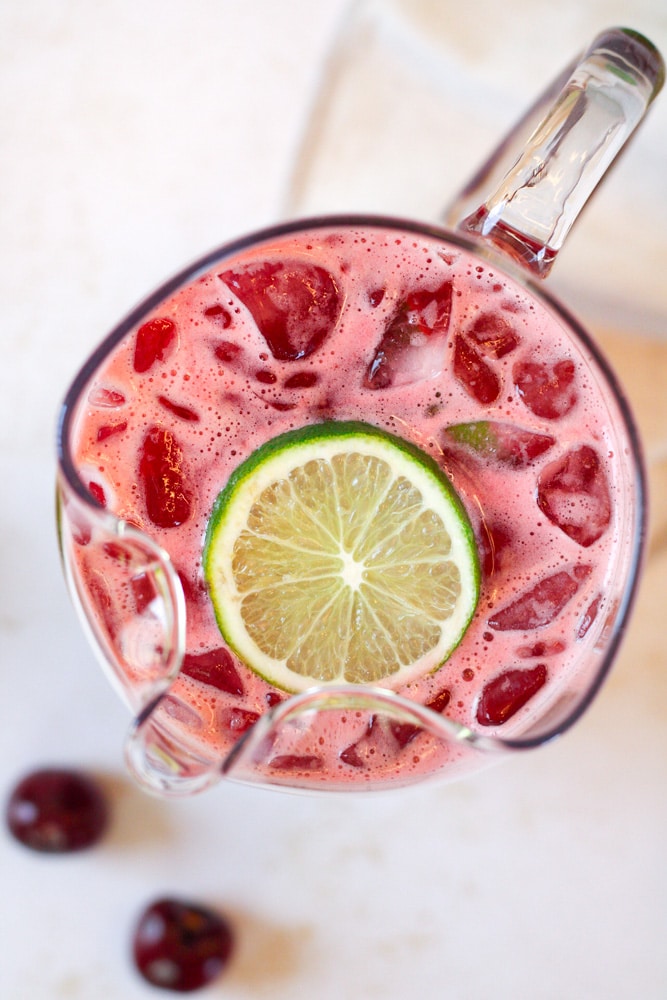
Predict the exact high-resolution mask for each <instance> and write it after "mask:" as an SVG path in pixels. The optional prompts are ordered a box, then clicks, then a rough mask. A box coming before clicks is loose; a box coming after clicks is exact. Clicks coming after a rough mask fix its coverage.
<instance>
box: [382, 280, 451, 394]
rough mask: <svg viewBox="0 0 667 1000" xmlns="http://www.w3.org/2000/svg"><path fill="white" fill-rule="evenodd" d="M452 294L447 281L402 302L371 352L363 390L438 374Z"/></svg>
mask: <svg viewBox="0 0 667 1000" xmlns="http://www.w3.org/2000/svg"><path fill="white" fill-rule="evenodd" d="M452 294H453V284H452V282H451V280H447V281H445V282H443V283H442V284H441V285H439V286H438V287H437V288H435V289H432V290H428V289H418V290H415V291H413V292H411V293H410V294H409V295H407V296H406V297H405V299H403V301H402V302H401V303H400V305H399V307H398V309H397V310H396V311H395V312H394V314H393V315H392V317H391V318H390V320H389V322H388V323H387V325H386V327H385V330H384V332H383V334H382V338H381V339H380V342H379V344H378V345H377V347H376V349H375V354H374V356H373V359H372V360H371V362H370V364H369V366H368V369H367V371H366V377H365V379H364V386H365V387H366V388H368V389H388V388H390V387H391V386H399V385H411V384H413V383H416V382H422V381H424V380H426V379H432V378H437V377H438V376H439V375H441V374H442V372H443V371H444V368H445V364H446V360H447V336H448V333H449V322H450V318H451V312H452Z"/></svg>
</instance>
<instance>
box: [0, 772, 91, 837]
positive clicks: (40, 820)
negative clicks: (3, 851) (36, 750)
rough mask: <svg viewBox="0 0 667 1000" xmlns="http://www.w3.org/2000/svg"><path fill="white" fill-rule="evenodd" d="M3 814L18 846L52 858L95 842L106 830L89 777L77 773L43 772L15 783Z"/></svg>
mask: <svg viewBox="0 0 667 1000" xmlns="http://www.w3.org/2000/svg"><path fill="white" fill-rule="evenodd" d="M6 816H7V825H8V827H9V830H10V832H11V833H12V835H13V836H14V837H15V838H16V839H17V840H18V841H20V843H22V844H24V845H25V846H26V847H29V848H31V849H32V850H34V851H44V852H50V853H54V854H56V853H65V852H68V851H78V850H82V849H83V848H86V847H92V846H93V845H94V844H96V843H97V842H98V840H100V838H101V837H102V835H103V833H104V832H105V830H106V827H107V823H108V816H109V811H108V807H107V803H106V799H105V797H104V795H103V794H102V792H101V790H100V789H99V788H98V786H97V785H96V783H95V782H94V781H93V780H92V779H91V778H89V777H87V776H86V775H84V774H81V773H80V772H78V771H72V770H57V769H53V768H51V769H48V768H44V769H41V770H38V771H33V772H31V773H30V774H28V775H26V777H24V778H23V779H22V780H21V781H20V782H19V783H18V784H17V785H16V787H15V788H14V790H13V791H12V793H11V795H10V797H9V801H8V803H7V814H6Z"/></svg>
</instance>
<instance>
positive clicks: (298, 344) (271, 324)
mask: <svg viewBox="0 0 667 1000" xmlns="http://www.w3.org/2000/svg"><path fill="white" fill-rule="evenodd" d="M219 278H220V279H221V281H223V282H224V283H225V284H226V285H227V287H228V288H229V289H230V290H231V291H232V292H233V293H234V295H235V296H236V297H237V298H238V299H239V300H240V301H241V302H242V303H243V305H244V306H245V307H246V309H247V310H248V311H249V312H250V314H251V315H252V317H253V319H254V321H255V323H256V325H257V329H258V330H259V332H260V333H261V335H262V336H263V338H264V340H265V341H266V343H267V344H268V346H269V349H270V351H271V354H272V355H273V357H274V358H276V359H277V360H278V361H298V360H299V359H300V358H306V357H308V356H309V355H310V354H312V353H313V352H314V351H316V350H317V349H318V348H319V347H320V346H321V344H322V343H323V342H324V340H325V339H326V338H327V336H328V335H329V334H330V333H331V332H332V331H333V329H334V327H335V326H336V324H337V322H338V319H339V316H340V312H341V309H342V305H343V296H342V295H341V293H340V291H339V289H338V286H337V284H336V281H335V280H334V278H333V276H332V274H331V273H330V272H329V271H327V270H326V269H325V268H323V267H320V266H318V265H315V264H309V263H304V262H303V261H299V260H289V259H286V258H281V259H279V260H267V261H262V262H260V263H257V264H248V265H246V266H241V267H238V268H234V269H230V270H227V271H223V272H221V273H220V274H219Z"/></svg>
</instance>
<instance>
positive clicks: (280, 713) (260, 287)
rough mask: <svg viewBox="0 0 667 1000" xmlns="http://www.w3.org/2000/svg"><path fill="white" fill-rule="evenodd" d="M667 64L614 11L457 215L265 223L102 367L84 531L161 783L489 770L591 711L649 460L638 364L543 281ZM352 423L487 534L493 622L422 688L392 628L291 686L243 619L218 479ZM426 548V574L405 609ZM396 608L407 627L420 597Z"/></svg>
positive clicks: (117, 674)
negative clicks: (428, 474)
mask: <svg viewBox="0 0 667 1000" xmlns="http://www.w3.org/2000/svg"><path fill="white" fill-rule="evenodd" d="M663 76H664V70H663V64H662V61H661V58H660V56H659V54H658V53H657V52H656V50H655V48H654V47H653V46H652V45H651V43H650V42H648V41H647V40H646V39H644V38H643V37H642V36H640V35H638V34H637V33H636V32H633V31H631V30H626V29H611V30H609V31H606V32H604V33H603V34H601V35H600V36H599V37H598V38H596V39H595V41H594V42H593V43H592V44H591V46H589V48H588V49H587V50H586V51H585V52H584V54H583V55H582V56H581V57H580V58H579V59H578V60H577V61H576V62H575V63H574V64H573V66H571V67H569V68H568V69H567V70H566V71H565V72H564V73H563V74H562V76H561V77H560V78H559V79H558V80H557V81H556V82H555V83H554V84H553V85H552V86H551V87H550V88H549V89H548V90H547V91H546V92H545V93H544V94H543V95H542V96H541V97H540V98H539V99H538V100H537V102H536V103H535V105H534V106H533V107H532V108H531V110H530V111H529V112H528V113H527V115H526V116H525V117H524V118H523V119H522V121H521V122H520V123H519V124H518V125H517V126H516V128H515V129H514V130H513V131H512V132H511V134H510V135H509V136H507V138H506V139H505V140H504V141H503V143H502V144H501V145H500V147H499V148H498V150H497V151H496V153H494V155H493V156H492V157H491V158H490V160H489V161H488V162H487V164H485V165H484V167H483V168H482V169H481V170H480V171H479V173H478V174H477V175H476V176H475V177H474V178H473V179H472V181H471V182H470V184H469V185H468V186H467V188H466V189H465V190H464V191H463V192H461V193H460V194H459V195H458V196H457V197H456V198H455V199H454V200H453V201H452V203H451V205H450V208H449V211H448V215H447V222H448V225H449V228H448V229H445V228H442V227H440V226H435V225H431V224H428V223H422V222H415V221H411V220H405V219H393V218H384V217H378V216H359V215H355V216H335V217H320V218H317V219H309V220H299V221H294V222H289V223H286V224H282V225H278V226H275V227H273V228H271V229H268V230H264V231H262V232H258V233H253V234H251V235H249V236H246V237H244V238H241V239H239V240H237V241H234V242H232V243H229V244H227V245H225V246H222V247H220V248H218V249H217V250H215V251H213V252H212V253H209V254H207V255H206V256H205V257H204V258H202V259H201V260H198V261H197V262H195V263H194V264H192V265H191V266H190V267H188V268H186V269H185V270H184V271H182V272H181V273H180V274H178V275H176V276H175V277H173V278H172V279H171V280H169V281H167V282H166V283H165V284H164V285H163V286H162V287H161V288H159V289H158V290H157V291H155V292H154V293H153V294H152V295H151V296H149V298H147V299H146V300H145V301H144V302H143V303H142V304H141V305H140V306H138V307H137V308H136V309H135V310H133V311H132V313H131V314H130V315H129V316H127V317H126V319H124V320H123V321H122V322H121V323H120V324H119V325H118V326H117V327H116V328H115V329H114V330H113V331H112V332H111V333H110V334H109V335H108V337H107V338H106V339H105V340H104V342H103V343H102V344H101V345H100V346H99V347H98V348H97V349H96V350H95V351H94V352H93V354H92V355H91V357H90V358H89V359H88V360H87V361H86V362H85V364H84V365H83V367H82V369H81V370H80V372H79V373H78V374H77V376H76V378H75V379H74V381H73V383H72V385H71V387H70V389H69V390H68V392H67V394H66V397H65V400H64V404H63V408H62V413H61V418H60V423H59V429H58V482H57V501H58V503H57V511H58V532H59V540H60V548H61V553H62V559H63V565H64V571H65V576H66V580H67V584H68V587H69V589H70V592H71V595H72V597H73V600H74V603H75V605H76V607H77V609H78V612H79V617H80V620H81V623H82V625H83V627H84V628H85V630H86V632H87V634H88V636H89V639H90V641H91V643H92V646H93V648H94V649H95V650H96V652H97V653H98V656H99V659H100V661H101V663H102V665H103V667H104V669H105V670H106V672H107V674H108V676H109V678H110V680H111V682H112V684H113V685H114V686H115V688H116V689H117V691H118V693H119V694H120V696H121V697H122V698H123V700H124V701H125V702H126V704H127V705H128V708H129V710H130V712H131V714H132V723H131V726H130V730H129V733H128V736H127V739H126V759H127V763H128V767H129V769H130V771H131V773H132V774H133V776H134V777H135V778H136V780H137V781H138V782H139V784H140V785H141V786H142V787H144V788H146V789H147V790H149V791H152V792H155V793H157V794H160V795H188V794H191V793H193V792H197V791H199V790H202V789H204V788H207V787H208V786H210V785H212V784H214V783H215V782H217V781H218V780H219V779H221V778H222V777H226V778H230V779H235V780H241V781H249V782H255V783H258V784H260V785H261V784H263V785H270V786H280V787H285V788H292V789H307V790H322V791H332V790H337V791H352V790H368V789H375V788H385V787H396V786H402V785H406V784H410V783H412V782H415V781H422V780H425V779H426V778H429V777H433V776H438V777H441V778H452V777H459V776H461V775H464V774H466V773H470V772H471V771H473V770H475V769H478V768H480V767H483V766H486V765H487V764H489V763H491V762H492V761H494V760H498V759H500V758H502V757H503V756H506V755H508V754H511V753H512V752H515V751H519V750H524V749H530V748H534V747H537V746H539V745H541V744H542V743H545V742H547V741H548V740H551V739H552V738H554V737H555V736H557V735H559V734H560V733H563V732H564V731H565V730H566V729H568V728H569V727H570V726H571V725H572V724H573V723H574V722H575V721H576V720H577V719H578V718H579V717H580V716H581V714H582V713H583V712H584V711H585V709H586V707H587V706H588V705H589V704H590V702H591V700H592V699H593V697H594V696H595V694H596V692H597V691H598V689H599V688H600V685H601V684H602V682H603V680H604V678H605V676H606V675H607V673H608V671H609V669H610V667H611V664H612V662H613V660H614V657H615V654H616V652H617V649H618V646H619V643H620V640H621V638H622V635H623V631H624V629H625V627H626V623H627V620H628V615H629V612H630V609H631V605H632V601H633V597H634V593H635V589H636V585H637V578H638V573H639V570H640V567H641V561H642V551H643V541H644V533H645V482H644V473H643V466H642V456H641V447H640V443H639V440H638V436H637V432H636V429H635V426H634V423H633V419H632V416H631V414H630V412H629V409H628V405H627V402H626V400H625V398H624V396H623V393H622V390H621V389H620V387H619V385H618V382H617V380H616V378H615V376H614V374H613V373H612V371H611V370H610V369H609V366H608V365H607V363H606V362H605V360H604V358H603V357H602V356H601V355H600V353H599V351H598V349H597V347H596V346H595V344H594V342H593V341H592V340H591V338H590V337H589V336H588V334H587V333H586V332H585V331H584V330H583V329H582V328H581V326H580V325H579V323H578V322H577V321H576V319H574V318H573V317H572V316H571V315H570V314H569V313H568V312H567V310H566V309H565V308H564V307H563V306H562V305H560V304H559V303H558V302H556V301H555V300H554V299H553V298H552V297H551V296H550V295H549V294H548V293H547V292H545V291H544V289H543V286H542V279H544V278H545V277H546V276H547V275H548V273H549V271H550V269H551V267H552V265H553V263H554V261H555V260H556V258H557V256H558V254H559V252H560V250H561V248H562V246H563V243H564V241H565V238H566V236H567V234H568V232H569V230H570V228H571V226H572V224H573V222H574V220H575V219H576V218H577V216H578V214H579V212H580V211H581V209H582V207H583V205H584V204H585V202H586V201H587V199H588V197H589V196H590V194H591V193H592V191H593V190H594V188H595V187H596V186H597V184H598V182H599V180H600V179H601V177H602V176H603V175H604V173H605V172H606V171H607V169H608V168H609V166H610V164H611V163H612V162H613V160H614V159H615V157H616V155H617V154H618V152H619V151H620V150H621V148H622V147H623V146H624V145H625V143H626V141H627V139H628V138H629V136H630V135H631V134H632V132H633V130H634V128H635V127H636V125H637V124H638V123H639V121H640V120H641V118H642V117H643V115H644V113H645V112H646V109H647V108H648V106H649V105H650V103H651V101H652V100H653V98H654V97H655V95H656V94H657V93H658V91H659V90H660V87H661V85H662V82H663ZM369 261H370V263H369ZM354 303H356V306H354V308H353V304H354ZM355 310H356V312H355ZM336 338H338V339H336ZM337 352H340V353H338V354H337ZM204 357H205V359H206V360H205V363H204V361H202V358H204ZM332 359H333V360H332ZM212 365H214V367H212ZM216 379H217V380H218V385H219V386H220V387H221V388H220V390H219V391H218V390H216V395H215V397H213V395H211V392H212V390H211V384H212V380H213V381H215V380H216ZM223 387H224V388H223ZM332 421H333V422H349V421H354V422H356V423H359V422H361V423H363V424H364V425H365V426H371V427H377V428H384V430H392V432H393V433H395V434H397V436H398V437H399V438H404V439H405V440H406V441H408V442H409V447H413V446H414V447H416V448H419V449H420V453H421V452H423V453H424V454H425V455H427V456H428V462H431V463H435V464H436V465H437V466H438V469H439V470H440V471H439V474H441V475H442V474H444V475H445V476H446V477H447V480H448V481H449V482H451V483H452V484H453V486H454V489H455V490H456V494H457V495H458V496H459V497H460V499H461V503H462V506H463V508H464V510H465V517H466V518H467V519H468V520H467V523H468V524H469V525H470V530H471V532H472V535H473V536H474V549H475V553H474V558H475V565H476V566H477V571H478V574H479V587H480V592H479V600H478V603H477V607H476V611H475V614H474V616H473V619H472V621H471V623H470V625H469V626H468V629H467V631H466V632H465V634H464V635H463V637H462V639H461V641H460V644H458V646H457V648H456V649H455V650H454V651H453V652H452V653H451V655H450V656H448V657H447V658H446V659H445V660H444V662H440V661H438V662H437V663H435V665H433V664H431V665H430V666H429V669H428V670H427V671H425V673H424V676H423V677H422V676H416V677H415V676H413V675H410V677H409V680H407V681H406V682H405V683H400V682H398V681H396V678H395V677H393V675H392V674H391V673H389V672H387V675H386V676H385V675H384V674H383V666H382V663H383V658H382V655H381V654H378V653H377V650H382V649H383V648H386V643H385V646H382V644H381V643H379V640H378V636H377V635H375V634H374V635H372V636H371V635H369V636H368V637H367V638H368V649H369V650H371V649H373V650H375V651H376V652H375V654H373V656H374V661H378V662H379V663H380V666H379V668H378V669H376V670H375V673H373V671H370V672H369V677H370V678H371V679H370V680H369V681H368V680H363V679H362V680H359V678H358V677H357V678H355V680H354V681H353V682H351V681H349V679H345V677H344V676H343V674H342V673H341V672H339V671H338V670H337V668H336V665H335V664H334V665H333V666H332V665H331V664H329V665H327V664H325V665H324V666H323V667H322V671H323V673H322V674H313V673H312V672H309V671H310V668H309V669H308V670H306V669H305V668H304V669H303V671H302V672H301V673H300V672H299V671H300V670H301V667H300V666H299V665H297V666H296V667H295V668H294V669H293V670H292V674H291V675H290V676H292V677H293V678H294V683H290V682H289V681H288V682H283V681H282V680H281V681H280V683H274V682H272V681H271V678H269V680H266V679H265V677H264V676H263V675H262V672H261V671H258V670H257V669H255V665H254V664H252V663H250V665H248V663H247V662H246V661H245V660H244V658H243V657H242V656H239V654H238V652H237V650H238V647H237V646H236V644H235V643H234V642H232V641H230V639H229V636H228V635H225V636H224V638H223V635H222V634H221V632H220V630H219V629H218V624H217V622H216V616H215V613H214V610H213V605H212V602H211V594H210V593H209V581H208V580H207V578H206V575H205V573H204V572H203V569H202V558H203V550H204V547H205V545H206V544H207V541H206V540H207V537H208V534H210V519H211V512H212V510H213V507H214V504H215V501H216V496H217V495H218V494H219V493H220V491H222V490H223V489H224V487H225V485H226V483H227V482H228V480H229V479H230V476H231V475H232V473H234V475H236V476H237V477H238V473H237V472H235V470H237V469H238V468H244V469H245V468H246V465H245V464H244V463H248V462H250V463H251V464H252V463H253V462H255V464H256V459H255V458H253V456H255V455H256V454H257V453H258V449H262V448H264V447H266V445H267V442H275V440H277V439H279V438H280V435H282V434H286V433H294V431H295V428H296V431H297V432H299V429H300V428H301V429H303V427H311V426H313V425H319V424H321V423H327V425H330V423H331V422H332ZM216 437H217V439H218V444H215V439H216ZM281 440H282V439H281ZM269 447H270V448H275V446H274V445H273V444H270V445H269ZM406 447H407V446H406ZM216 449H217V450H216ZM213 453H215V455H216V456H217V458H216V459H215V461H214V460H213V459H212V457H211V456H212V454H213ZM425 461H426V460H425ZM361 499H362V498H360V504H359V506H363V505H362V504H361ZM352 506H353V507H354V505H352ZM378 509H379V508H378ZM348 515H349V517H350V518H353V517H354V515H355V511H354V510H350V511H348ZM307 521H308V519H307V517H304V518H303V520H302V522H301V524H300V525H299V524H298V523H297V534H298V535H301V534H303V535H304V536H306V535H307V534H308V524H307ZM207 524H208V525H209V527H208V528H207ZM407 530H408V529H407V527H406V528H405V530H404V528H403V527H401V530H400V531H398V532H397V538H398V539H399V541H400V540H401V539H403V540H404V535H405V533H406V532H407ZM420 560H421V556H420V555H419V553H417V555H416V556H415V561H414V563H413V564H412V565H408V566H406V565H405V564H404V565H403V567H402V569H401V572H402V573H403V577H402V579H403V581H404V582H403V584H402V586H403V587H404V604H405V607H407V605H408V603H409V602H410V601H413V597H412V594H413V591H412V589H411V588H412V587H413V583H414V581H415V580H417V579H418V577H419V573H420V566H421V562H420ZM368 569H369V567H368V566H366V567H362V568H361V569H360V571H359V578H358V580H357V581H356V582H355V583H353V584H348V586H349V587H351V588H352V590H354V589H355V588H357V589H360V588H363V586H364V582H363V578H364V574H366V573H367V571H368ZM312 587H313V588H314V587H315V584H312ZM274 589H275V590H276V592H280V595H282V594H283V591H286V590H287V589H288V584H287V583H286V582H284V583H283V584H282V585H281V586H280V587H279V586H276V587H275V588H274ZM312 593H313V600H312V602H311V603H312V605H313V607H315V605H316V599H315V590H314V589H313V591H312ZM281 600H282V597H281ZM429 600H430V597H429ZM307 603H308V602H307ZM280 606H281V607H285V605H282V604H281V605H280ZM301 607H303V602H302V605H301ZM388 607H389V610H388V611H386V614H385V618H384V619H383V624H382V629H381V631H382V632H383V634H384V639H386V636H387V634H389V633H391V635H392V636H393V634H394V633H393V631H392V630H393V628H394V625H395V623H396V622H397V621H398V619H402V617H403V609H402V607H401V599H400V594H399V597H398V598H397V596H396V594H395V593H394V594H393V596H392V601H391V602H389V605H388ZM385 610H386V609H385ZM417 610H419V609H417ZM290 613H291V612H290ZM318 613H319V612H318ZM313 614H315V612H313ZM285 615H286V616H287V617H286V618H285V620H286V621H287V622H288V624H287V625H286V626H285V628H284V630H283V631H284V633H285V635H286V636H288V637H289V633H290V629H292V630H293V629H294V628H295V625H294V618H292V619H290V618H289V616H288V612H287V611H285ZM290 623H291V624H290ZM260 631H261V629H260ZM265 631H266V630H265ZM362 639H363V640H364V641H365V639H366V636H362ZM257 641H259V642H260V643H261V641H262V636H261V635H260V636H259V638H258V640H257ZM341 648H342V647H341ZM370 657H371V653H370V652H369V658H370ZM341 658H342V653H341ZM375 667H376V663H375V662H374V669H375ZM290 669H291V668H290ZM317 669H319V666H318V668H317ZM388 669H389V668H387V671H388ZM378 673H379V677H378V676H376V675H377V674H378ZM285 676H286V675H285V672H284V671H283V673H282V674H281V675H280V677H281V678H284V677H285ZM397 676H399V677H400V676H403V675H402V673H401V671H400V670H399V671H398V674H397Z"/></svg>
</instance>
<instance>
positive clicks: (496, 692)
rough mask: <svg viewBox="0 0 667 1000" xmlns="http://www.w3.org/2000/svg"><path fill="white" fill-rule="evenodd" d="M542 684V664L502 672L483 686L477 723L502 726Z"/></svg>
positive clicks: (543, 667) (543, 668)
mask: <svg viewBox="0 0 667 1000" xmlns="http://www.w3.org/2000/svg"><path fill="white" fill-rule="evenodd" d="M546 680H547V668H546V666H545V664H544V663H538V664H537V665H536V666H534V667H528V668H527V669H525V670H524V669H519V668H512V669H509V670H504V671H503V672H502V673H501V674H498V675H497V676H496V677H494V678H493V679H492V680H490V681H488V683H487V684H485V685H484V689H483V690H482V694H481V697H480V699H479V702H478V704H477V715H476V717H477V721H478V722H479V724H480V725H481V726H502V725H503V723H505V722H507V720H508V719H511V718H512V716H513V715H516V713H517V712H518V711H519V709H520V708H523V706H524V705H526V704H527V703H528V702H529V701H530V699H531V698H533V697H534V696H535V695H536V694H537V692H538V691H539V690H540V688H541V687H543V686H544V685H545V684H546Z"/></svg>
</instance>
